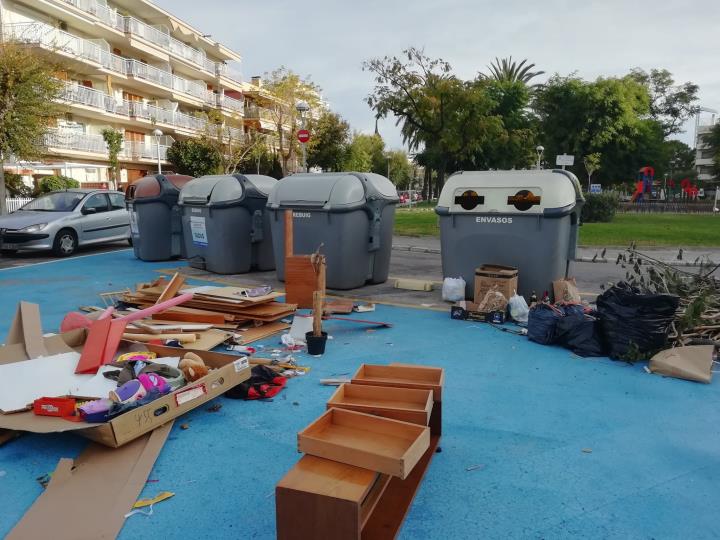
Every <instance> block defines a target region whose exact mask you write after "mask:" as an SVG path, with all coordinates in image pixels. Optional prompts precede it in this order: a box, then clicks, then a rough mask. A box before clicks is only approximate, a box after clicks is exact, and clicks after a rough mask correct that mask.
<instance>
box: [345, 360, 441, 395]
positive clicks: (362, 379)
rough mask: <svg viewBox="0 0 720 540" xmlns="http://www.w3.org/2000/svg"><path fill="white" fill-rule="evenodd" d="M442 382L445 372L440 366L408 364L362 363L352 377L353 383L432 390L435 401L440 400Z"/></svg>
mask: <svg viewBox="0 0 720 540" xmlns="http://www.w3.org/2000/svg"><path fill="white" fill-rule="evenodd" d="M444 382H445V372H444V370H443V369H442V368H436V367H425V366H411V365H408V364H394V365H393V364H391V365H389V366H383V365H376V364H362V365H361V366H360V368H358V370H357V372H356V373H355V375H353V377H352V383H353V384H369V385H372V386H397V387H402V388H416V389H421V390H432V391H433V398H434V400H435V401H442V387H443V383H444Z"/></svg>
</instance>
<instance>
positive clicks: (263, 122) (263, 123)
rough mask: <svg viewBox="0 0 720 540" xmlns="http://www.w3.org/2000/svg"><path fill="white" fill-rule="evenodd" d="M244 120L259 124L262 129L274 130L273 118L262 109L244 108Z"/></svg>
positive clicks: (268, 112) (267, 111) (270, 113)
mask: <svg viewBox="0 0 720 540" xmlns="http://www.w3.org/2000/svg"><path fill="white" fill-rule="evenodd" d="M245 119H246V120H250V121H255V122H259V123H260V127H261V128H262V129H275V127H276V126H275V118H274V117H273V114H272V112H270V111H269V110H267V109H263V108H262V107H254V106H253V107H245Z"/></svg>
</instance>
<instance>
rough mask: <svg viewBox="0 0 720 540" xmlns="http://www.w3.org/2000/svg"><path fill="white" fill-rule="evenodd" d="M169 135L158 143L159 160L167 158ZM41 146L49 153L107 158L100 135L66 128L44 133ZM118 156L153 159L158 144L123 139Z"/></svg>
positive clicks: (127, 158)
mask: <svg viewBox="0 0 720 540" xmlns="http://www.w3.org/2000/svg"><path fill="white" fill-rule="evenodd" d="M170 141H172V138H171V137H165V141H164V142H165V144H160V145H159V152H160V160H161V161H166V160H167V150H168V148H169V147H170V144H168V143H170ZM43 146H44V147H45V148H46V149H47V151H48V152H50V153H60V154H62V153H65V152H72V153H78V154H93V156H92V157H95V158H96V159H98V158H99V159H103V160H107V159H108V147H107V143H106V142H105V140H104V139H103V137H102V135H93V134H88V133H82V132H79V131H73V130H66V129H52V130H50V131H49V132H47V133H46V134H45V137H44V139H43ZM119 158H120V159H121V160H126V161H153V160H157V159H158V145H157V144H154V143H152V144H151V143H146V142H144V141H124V144H123V148H122V150H121V151H120V155H119Z"/></svg>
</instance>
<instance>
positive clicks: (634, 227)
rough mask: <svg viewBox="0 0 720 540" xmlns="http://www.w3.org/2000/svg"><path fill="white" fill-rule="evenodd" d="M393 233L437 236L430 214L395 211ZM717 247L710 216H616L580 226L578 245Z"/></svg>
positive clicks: (719, 239)
mask: <svg viewBox="0 0 720 540" xmlns="http://www.w3.org/2000/svg"><path fill="white" fill-rule="evenodd" d="M395 234H398V235H403V236H439V235H440V228H439V227H438V216H437V214H435V212H433V211H427V210H409V209H403V208H400V209H398V211H397V213H396V215H395ZM633 240H634V241H635V242H637V245H638V246H658V247H659V246H705V247H720V216H713V215H710V214H617V215H616V216H615V219H614V220H613V221H612V223H586V224H584V225H583V226H582V227H580V241H579V242H578V243H579V244H581V245H585V246H603V247H606V246H628V245H630V243H631V242H632V241H633Z"/></svg>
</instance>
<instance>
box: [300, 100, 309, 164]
mask: <svg viewBox="0 0 720 540" xmlns="http://www.w3.org/2000/svg"><path fill="white" fill-rule="evenodd" d="M300 118H302V128H303V129H305V113H302V114H301V115H300ZM305 146H306V143H302V151H303V172H308V168H307V150H306V149H305Z"/></svg>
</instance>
